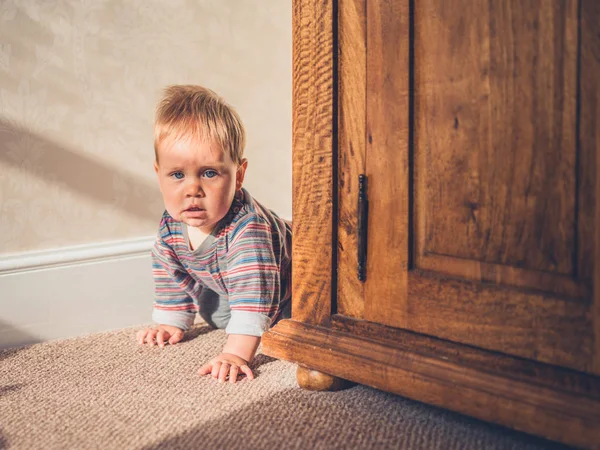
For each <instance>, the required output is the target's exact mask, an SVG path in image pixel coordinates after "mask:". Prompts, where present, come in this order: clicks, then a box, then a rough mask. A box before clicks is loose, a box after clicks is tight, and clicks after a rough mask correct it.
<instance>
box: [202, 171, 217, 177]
mask: <svg viewBox="0 0 600 450" xmlns="http://www.w3.org/2000/svg"><path fill="white" fill-rule="evenodd" d="M217 175H218V173H217V172H216V171H214V170H207V171H206V172H204V176H205V177H206V178H214V177H216V176H217Z"/></svg>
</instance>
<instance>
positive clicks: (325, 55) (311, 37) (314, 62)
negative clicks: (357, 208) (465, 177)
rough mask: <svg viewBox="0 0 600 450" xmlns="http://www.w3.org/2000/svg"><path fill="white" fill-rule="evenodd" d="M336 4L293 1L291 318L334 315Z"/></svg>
mask: <svg viewBox="0 0 600 450" xmlns="http://www.w3.org/2000/svg"><path fill="white" fill-rule="evenodd" d="M332 14H333V4H332V1H327V0H294V3H293V18H292V21H293V23H292V30H293V36H292V38H293V97H292V108H293V115H292V133H293V139H292V178H293V182H292V191H293V199H292V217H293V235H294V239H293V241H292V254H293V257H292V298H293V301H292V317H294V318H295V319H296V320H302V321H304V322H307V323H315V324H322V323H326V322H327V321H328V320H329V316H330V312H331V296H332V292H331V289H332V288H331V278H332V274H333V270H332V208H333V194H332V189H333V188H332V183H333V161H332V148H333V127H332V119H333V24H332Z"/></svg>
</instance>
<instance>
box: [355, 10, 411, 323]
mask: <svg viewBox="0 0 600 450" xmlns="http://www.w3.org/2000/svg"><path fill="white" fill-rule="evenodd" d="M409 11H410V10H409V0H401V1H386V0H374V1H370V0H369V1H368V2H367V67H368V71H367V104H366V106H367V143H366V146H367V152H366V155H367V161H366V163H367V176H368V183H367V184H368V198H369V226H368V234H369V236H368V241H369V243H368V250H367V252H368V255H367V279H366V284H365V319H367V320H370V321H373V322H378V323H382V324H390V321H391V320H393V323H394V324H395V325H396V326H398V325H399V326H404V324H405V319H406V311H407V298H406V282H407V276H408V261H409V210H410V208H409V185H410V181H409V128H410V126H409V98H410V96H409V81H410V76H409V56H410V15H409ZM383 256H384V259H385V260H383V259H382V257H383Z"/></svg>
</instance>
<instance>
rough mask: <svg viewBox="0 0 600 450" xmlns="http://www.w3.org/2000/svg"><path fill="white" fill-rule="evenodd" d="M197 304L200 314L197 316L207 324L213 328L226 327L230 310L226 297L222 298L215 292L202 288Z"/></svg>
mask: <svg viewBox="0 0 600 450" xmlns="http://www.w3.org/2000/svg"><path fill="white" fill-rule="evenodd" d="M198 303H199V304H200V312H199V313H198V314H199V315H200V317H202V319H203V320H204V321H205V322H206V323H207V324H209V325H210V326H211V327H214V328H225V327H227V324H228V323H229V319H230V318H231V310H230V308H229V300H228V299H227V297H222V296H220V295H219V294H217V293H216V292H215V291H211V290H210V289H208V288H207V287H204V288H202V292H201V293H200V298H199V299H198Z"/></svg>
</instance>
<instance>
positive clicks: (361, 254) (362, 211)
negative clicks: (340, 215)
mask: <svg viewBox="0 0 600 450" xmlns="http://www.w3.org/2000/svg"><path fill="white" fill-rule="evenodd" d="M368 226H369V199H368V197H367V176H366V175H359V176H358V233H357V234H358V279H359V280H360V281H365V280H366V279H367V229H368Z"/></svg>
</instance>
